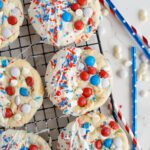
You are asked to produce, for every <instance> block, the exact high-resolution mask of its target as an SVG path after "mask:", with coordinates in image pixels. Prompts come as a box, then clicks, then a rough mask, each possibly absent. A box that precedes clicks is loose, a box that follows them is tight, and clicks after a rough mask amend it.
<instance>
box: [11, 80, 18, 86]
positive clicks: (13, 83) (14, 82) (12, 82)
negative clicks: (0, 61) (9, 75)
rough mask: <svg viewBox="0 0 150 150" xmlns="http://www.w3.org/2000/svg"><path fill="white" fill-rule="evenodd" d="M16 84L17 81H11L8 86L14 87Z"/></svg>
mask: <svg viewBox="0 0 150 150" xmlns="http://www.w3.org/2000/svg"><path fill="white" fill-rule="evenodd" d="M17 84H18V81H17V80H15V79H13V80H11V81H10V85H11V86H16V85H17Z"/></svg>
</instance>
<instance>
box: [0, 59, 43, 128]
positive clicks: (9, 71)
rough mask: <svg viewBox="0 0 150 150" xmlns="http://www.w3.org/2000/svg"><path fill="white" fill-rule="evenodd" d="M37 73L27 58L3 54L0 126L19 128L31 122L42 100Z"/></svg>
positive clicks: (0, 78)
mask: <svg viewBox="0 0 150 150" xmlns="http://www.w3.org/2000/svg"><path fill="white" fill-rule="evenodd" d="M43 94H44V87H43V84H42V80H41V78H40V75H39V74H38V72H37V71H36V70H35V69H34V68H33V67H32V66H31V65H30V64H29V63H28V62H27V61H25V60H22V59H16V58H6V57H0V125H1V126H5V127H18V126H22V125H24V124H25V123H27V122H29V121H30V120H31V119H32V117H33V115H34V114H35V113H36V111H37V109H39V108H40V106H41V105H42V102H43Z"/></svg>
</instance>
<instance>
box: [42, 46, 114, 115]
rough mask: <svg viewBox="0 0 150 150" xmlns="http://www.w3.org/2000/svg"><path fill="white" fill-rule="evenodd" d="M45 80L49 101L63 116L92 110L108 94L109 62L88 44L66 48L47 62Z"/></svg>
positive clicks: (110, 78)
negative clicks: (83, 47) (87, 45)
mask: <svg viewBox="0 0 150 150" xmlns="http://www.w3.org/2000/svg"><path fill="white" fill-rule="evenodd" d="M45 80H46V83H47V91H48V96H49V98H50V100H51V101H52V102H53V104H54V105H57V106H58V107H59V108H60V109H61V110H62V111H63V114H67V115H68V114H71V115H73V116H78V115H81V114H84V113H86V112H88V111H91V110H95V109H97V108H99V107H100V106H101V105H103V104H104V103H105V102H106V100H107V98H108V97H109V95H110V93H111V85H112V74H111V69H110V66H109V63H108V61H107V60H106V59H105V58H104V57H103V56H102V55H101V54H100V53H99V52H97V51H96V50H92V49H91V48H89V47H86V48H85V49H81V48H74V47H70V48H69V47H68V48H65V49H63V50H60V51H59V52H57V53H56V54H55V55H54V56H53V58H52V59H51V60H50V62H49V64H48V67H47V71H46V78H45Z"/></svg>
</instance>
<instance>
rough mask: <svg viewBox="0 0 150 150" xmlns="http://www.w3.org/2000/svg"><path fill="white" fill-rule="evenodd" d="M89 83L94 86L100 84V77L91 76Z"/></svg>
mask: <svg viewBox="0 0 150 150" xmlns="http://www.w3.org/2000/svg"><path fill="white" fill-rule="evenodd" d="M90 83H91V84H93V85H95V86H98V85H99V84H100V77H99V75H94V76H92V77H91V79H90Z"/></svg>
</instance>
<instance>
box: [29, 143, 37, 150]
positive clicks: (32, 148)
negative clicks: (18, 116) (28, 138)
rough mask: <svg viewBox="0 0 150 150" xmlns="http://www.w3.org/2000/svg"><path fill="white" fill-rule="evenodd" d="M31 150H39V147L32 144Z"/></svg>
mask: <svg viewBox="0 0 150 150" xmlns="http://www.w3.org/2000/svg"><path fill="white" fill-rule="evenodd" d="M29 150H38V146H36V145H34V144H32V145H30V147H29Z"/></svg>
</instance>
